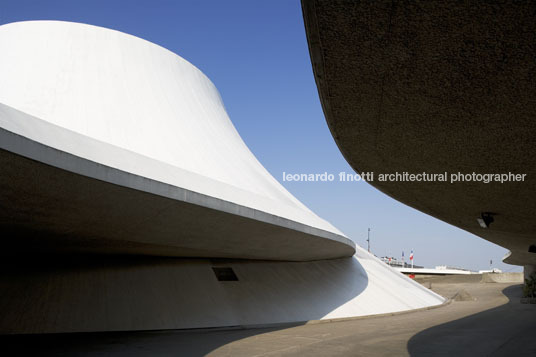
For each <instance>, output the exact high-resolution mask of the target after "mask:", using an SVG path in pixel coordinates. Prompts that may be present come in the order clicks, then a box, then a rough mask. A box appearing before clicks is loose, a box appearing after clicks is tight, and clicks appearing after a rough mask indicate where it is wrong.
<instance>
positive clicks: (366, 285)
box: [0, 248, 444, 333]
mask: <svg viewBox="0 0 536 357" xmlns="http://www.w3.org/2000/svg"><path fill="white" fill-rule="evenodd" d="M212 266H225V267H232V268H233V270H234V272H235V273H236V275H237V276H238V278H239V281H236V282H232V281H228V282H219V281H217V280H216V278H215V276H214V274H213V272H212ZM6 287H8V288H9V289H5V288H6ZM0 288H2V290H3V291H5V292H6V293H5V294H2V295H1V296H0V303H1V304H2V306H3V307H4V313H3V314H1V315H0V332H1V333H40V332H76V331H121V330H123V331H124V330H151V329H178V328H200V327H224V326H237V325H258V324H261V325H262V324H272V323H275V324H277V323H286V322H304V321H309V320H324V319H333V318H346V317H355V316H365V315H373V314H379V313H389V312H397V311H405V310H411V309H417V308H423V307H428V306H434V305H439V304H441V303H443V302H444V299H443V298H442V297H440V296H439V295H437V294H435V293H434V292H432V291H430V290H428V289H426V288H424V287H423V286H421V285H420V284H417V283H416V282H414V281H412V280H411V279H409V278H407V277H406V276H404V275H403V274H400V273H398V272H396V271H394V270H393V269H391V268H390V267H388V266H387V265H385V264H384V263H383V262H381V261H379V260H378V259H376V258H375V257H373V256H371V255H370V254H368V253H367V252H366V251H364V250H362V249H360V248H358V251H357V253H356V255H355V256H354V257H351V258H342V259H334V260H321V261H315V262H261V261H232V262H229V261H227V262H221V263H218V262H215V261H213V262H210V261H208V260H180V259H173V260H169V259H167V260H164V261H161V260H156V261H149V262H146V261H139V262H138V263H137V264H135V265H132V264H130V265H129V264H128V263H127V264H126V265H122V264H121V263H119V264H118V263H115V262H114V263H111V264H110V265H106V264H99V266H94V267H87V266H84V265H83V264H82V265H81V266H80V268H76V267H75V268H73V269H69V270H67V271H56V270H54V269H43V266H40V267H39V268H38V269H37V270H36V271H35V272H33V273H32V272H30V271H28V269H27V271H26V273H25V274H24V275H20V274H17V273H14V274H11V273H10V272H9V269H8V271H6V273H5V274H3V275H2V276H1V277H0ZM18 291H24V294H17V292H18ZM44 296H46V299H44V298H43V297H44Z"/></svg>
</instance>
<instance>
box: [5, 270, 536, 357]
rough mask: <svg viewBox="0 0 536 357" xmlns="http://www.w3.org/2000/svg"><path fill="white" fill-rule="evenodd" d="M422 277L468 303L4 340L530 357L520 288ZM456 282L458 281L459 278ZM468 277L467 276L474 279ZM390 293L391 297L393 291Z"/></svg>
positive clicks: (217, 350)
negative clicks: (292, 322) (257, 324)
mask: <svg viewBox="0 0 536 357" xmlns="http://www.w3.org/2000/svg"><path fill="white" fill-rule="evenodd" d="M441 279H442V278H437V279H429V280H428V281H427V282H426V284H427V285H428V286H429V285H430V284H431V287H432V290H434V291H436V292H438V293H440V294H442V295H443V296H448V297H452V296H453V295H455V294H456V293H457V292H459V291H462V290H463V291H465V292H466V293H467V294H468V295H469V296H471V297H472V298H474V300H472V299H466V300H465V301H463V300H462V301H453V302H451V303H450V304H448V305H446V306H443V307H440V308H436V309H432V310H426V311H417V312H410V313H406V314H401V315H396V316H384V317H371V318H365V319H358V320H349V321H341V322H332V323H319V324H310V325H301V326H285V327H280V328H258V329H235V330H189V331H184V330H183V331H162V332H138V333H94V334H69V335H65V334H57V335H34V336H11V337H10V336H4V337H3V338H2V339H1V343H2V345H6V344H7V345H10V347H14V348H16V349H17V350H19V351H21V352H26V353H27V352H36V351H39V353H40V354H41V355H42V354H43V353H44V354H48V355H54V354H60V353H61V354H67V355H77V356H104V355H117V356H147V355H151V356H202V355H209V356H302V355H306V356H407V355H411V356H430V355H454V354H455V355H457V356H464V355H467V356H481V355H496V356H513V355H515V356H524V355H526V356H529V355H534V354H535V353H536V339H534V330H535V327H536V306H535V305H527V304H520V303H519V298H520V297H521V286H520V285H513V284H508V283H480V282H474V281H471V279H468V280H467V281H466V282H463V280H461V281H462V282H460V281H454V282H453V281H452V279H443V280H445V282H442V281H441ZM458 280H460V279H458ZM473 280H474V279H473ZM394 293H395V292H394Z"/></svg>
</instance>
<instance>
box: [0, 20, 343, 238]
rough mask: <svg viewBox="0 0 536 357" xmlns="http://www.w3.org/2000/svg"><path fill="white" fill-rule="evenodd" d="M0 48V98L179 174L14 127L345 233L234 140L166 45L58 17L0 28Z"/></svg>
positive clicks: (217, 103)
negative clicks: (153, 168) (293, 194)
mask: <svg viewBox="0 0 536 357" xmlns="http://www.w3.org/2000/svg"><path fill="white" fill-rule="evenodd" d="M0 53H2V56H0V83H2V85H1V86H0V103H3V104H5V105H7V106H9V107H12V108H14V109H16V110H19V111H21V112H24V113H26V114H29V115H31V116H34V117H36V118H39V119H41V120H43V121H45V122H47V123H49V124H53V125H56V126H58V127H60V128H64V129H67V130H69V131H72V132H74V133H78V134H82V135H84V136H87V137H88V138H91V139H95V140H97V141H101V142H103V143H106V144H111V145H113V146H117V147H119V148H122V149H126V150H128V151H131V152H133V153H136V154H139V155H143V156H146V157H148V158H151V159H154V160H157V161H160V162H163V163H164V164H166V165H171V166H174V167H176V168H178V169H180V170H181V171H183V173H184V174H183V175H178V176H177V175H169V173H168V172H167V171H166V170H153V171H151V172H148V170H147V169H146V168H145V167H144V166H142V165H141V164H138V163H137V162H136V161H134V162H133V161H130V162H128V161H127V160H125V158H124V157H118V156H110V155H107V152H106V151H105V150H98V149H97V150H96V149H95V148H94V147H93V148H90V147H85V146H83V145H71V144H72V140H70V141H69V140H63V138H62V137H57V136H54V135H51V133H50V132H47V131H46V130H41V131H39V130H36V129H35V127H33V126H19V127H18V128H16V130H17V131H14V132H15V133H16V134H18V135H22V136H24V137H27V138H30V139H32V140H34V141H37V142H40V143H43V144H46V145H48V146H51V147H53V148H56V149H58V150H62V151H65V152H68V153H71V154H74V155H76V156H79V157H82V158H87V159H90V160H93V161H95V162H98V163H102V164H105V165H107V166H110V167H113V168H117V169H120V170H124V171H127V172H130V173H133V174H137V175H140V176H143V177H147V178H149V179H154V180H157V181H161V182H164V183H167V184H171V185H174V186H177V187H181V188H184V189H187V190H191V191H194V192H198V193H201V194H206V195H209V196H212V197H216V198H219V199H221V200H224V201H228V202H232V203H235V204H238V205H241V206H245V207H249V208H252V209H256V210H260V211H263V212H266V213H269V214H272V215H275V216H278V217H283V218H285V219H289V220H292V221H295V222H299V223H301V224H305V225H309V226H311V227H314V228H318V229H321V230H325V231H328V232H331V233H334V234H337V235H340V236H344V235H343V234H342V233H341V232H340V231H338V230H337V229H336V228H335V227H333V226H332V225H331V224H330V223H328V222H326V221H325V220H323V219H321V218H320V217H318V216H317V215H315V214H314V213H313V212H311V211H310V210H309V209H308V208H307V207H305V206H304V205H303V204H302V203H301V202H299V201H298V200H297V199H296V198H294V197H293V196H292V195H291V194H290V193H289V192H288V191H286V189H285V188H284V187H283V186H282V185H281V184H279V182H278V181H277V180H275V179H274V178H273V177H272V176H271V175H270V174H269V173H268V172H267V171H266V169H265V168H264V167H263V166H262V165H261V164H260V163H259V162H258V161H257V159H256V158H255V157H254V155H253V154H252V153H251V152H250V150H249V149H248V148H247V146H246V145H245V144H244V142H243V141H242V139H241V138H240V136H239V134H238V133H237V131H236V129H235V128H234V126H233V124H232V123H231V121H230V119H229V117H228V116H227V113H226V112H225V108H224V105H223V103H222V101H221V98H220V95H219V93H218V91H217V90H216V88H215V87H214V85H213V84H212V83H211V82H210V80H209V79H208V78H207V77H206V76H205V75H204V74H203V73H201V71H199V70H198V69H197V68H196V67H194V66H193V65H191V64H190V63H188V62H187V61H185V60H184V59H182V58H181V57H179V56H177V55H175V54H174V53H172V52H170V51H168V50H166V49H164V48H162V47H160V46H157V45H155V44H152V43H150V42H147V41H145V40H142V39H139V38H136V37H134V36H131V35H127V34H124V33H121V32H118V31H114V30H109V29H104V28H100V27H95V26H91V25H84V24H77V23H68V22H59V21H30V22H18V23H11V24H7V25H3V26H0ZM12 124H13V125H12V127H11V130H15V129H13V127H16V126H17V125H16V123H12ZM199 177H202V178H207V179H208V180H204V179H201V180H199V179H197V178H199Z"/></svg>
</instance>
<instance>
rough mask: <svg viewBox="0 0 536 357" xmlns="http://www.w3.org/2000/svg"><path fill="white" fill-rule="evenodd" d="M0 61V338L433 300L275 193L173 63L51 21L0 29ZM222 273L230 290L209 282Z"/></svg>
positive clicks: (212, 104) (161, 52)
mask: <svg viewBox="0 0 536 357" xmlns="http://www.w3.org/2000/svg"><path fill="white" fill-rule="evenodd" d="M0 53H1V55H0V167H1V168H2V170H1V171H0V235H1V236H2V244H3V246H2V247H3V253H4V256H2V259H0V269H2V272H3V274H1V275H0V290H1V291H2V292H3V293H2V294H1V296H0V306H2V311H0V333H46V332H81V331H125V330H151V329H177V328H199V327H221V326H236V325H256V324H271V323H285V322H305V321H309V320H322V319H333V318H345V317H353V316H363V315H371V314H378V313H391V312H396V311H403V310H411V309H416V308H426V307H429V306H433V305H438V304H441V303H442V302H443V301H444V299H443V298H441V297H440V296H438V295H436V294H434V293H433V292H431V291H429V290H427V289H425V288H424V287H422V286H420V285H419V284H417V283H415V282H413V281H411V280H410V279H408V278H407V277H405V276H403V275H402V274H400V273H398V272H396V271H394V270H393V269H391V268H390V267H388V266H387V265H385V264H384V263H382V262H381V261H379V260H378V259H376V258H375V257H373V256H371V255H370V254H369V253H367V252H366V251H364V250H362V249H361V248H359V247H358V248H357V252H356V248H355V244H354V243H353V242H352V241H350V240H349V239H348V238H346V237H345V236H344V235H343V234H342V233H341V232H339V231H338V230H337V229H336V228H334V227H333V226H332V225H331V224H329V223H328V222H326V221H324V220H322V219H321V218H319V217H318V216H316V215H315V214H314V213H313V212H311V211H310V210H309V209H308V208H307V207H305V206H304V205H303V204H301V203H300V202H299V201H298V200H297V199H296V198H294V197H293V196H292V195H291V194H290V193H288V192H287V191H286V190H285V189H284V188H283V187H282V186H281V185H280V184H279V183H278V182H277V181H276V180H275V179H274V178H273V177H272V176H271V175H270V174H269V173H268V172H267V171H266V170H265V169H264V168H263V166H262V165H261V164H260V163H259V162H258V161H257V160H256V159H255V157H254V156H253V155H252V153H251V152H250V151H249V149H248V148H247V147H246V145H245V144H244V142H243V141H242V140H241V138H240V136H239V135H238V133H237V131H236V130H235V128H234V127H233V125H232V123H231V121H230V120H229V118H228V116H227V114H226V112H225V109H224V106H223V103H222V101H221V98H220V96H219V94H218V92H217V91H216V89H215V88H214V86H213V84H212V83H211V82H210V81H209V80H208V79H207V78H206V77H205V76H204V75H203V74H202V73H201V72H200V71H199V70H198V69H197V68H195V67H194V66H192V65H191V64H189V63H188V62H186V61H185V60H183V59H182V58H180V57H179V56H177V55H175V54H173V53H171V52H169V51H167V50H165V49H163V48H161V47H159V46H156V45H154V44H151V43H149V42H147V41H144V40H141V39H139V38H136V37H133V36H130V35H126V34H123V33H120V32H117V31H112V30H107V29H103V28H98V27H94V26H89V25H82V24H74V23H65V22H55V21H35V22H22V23H13V24H8V25H3V26H0ZM36 251H37V254H35V253H36ZM43 251H46V253H47V254H42V253H43ZM65 252H68V253H75V252H83V253H88V252H90V253H100V254H89V255H83V254H58V253H65ZM102 253H105V254H110V253H120V254H121V255H113V256H110V257H105V256H104V255H103V254H102ZM124 253H130V254H136V255H161V256H166V257H165V258H163V257H148V256H145V257H143V258H141V257H138V256H135V257H133V256H130V255H125V254H124ZM354 253H355V255H354ZM169 256H173V257H174V258H171V259H170V258H167V257H169ZM177 257H180V258H177ZM186 257H192V258H197V259H188V258H186ZM199 258H203V259H199ZM207 258H209V259H207ZM215 258H225V259H215ZM233 258H237V259H233ZM334 258H338V259H334ZM268 260H271V261H268ZM276 260H279V261H276ZM281 260H286V261H281ZM289 261H293V262H289ZM222 266H223V267H226V268H232V269H233V270H234V272H235V273H236V275H237V278H238V281H218V279H216V277H215V274H214V271H213V268H214V267H222Z"/></svg>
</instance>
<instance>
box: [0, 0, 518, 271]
mask: <svg viewBox="0 0 536 357" xmlns="http://www.w3.org/2000/svg"><path fill="white" fill-rule="evenodd" d="M45 19H46V20H66V21H75V22H83V23H88V24H92V25H98V26H103V27H108V28H112V29H116V30H119V31H122V32H126V33H129V34H132V35H135V36H138V37H141V38H144V39H146V40H149V41H151V42H154V43H157V44H159V45H161V46H163V47H165V48H167V49H169V50H171V51H173V52H175V53H177V54H179V55H180V56H182V57H183V58H185V59H187V60H188V61H190V62H191V63H193V64H194V65H195V66H197V67H198V68H199V69H201V70H202V71H203V72H204V73H205V74H206V75H207V76H208V77H209V78H210V79H211V80H212V81H213V82H214V84H215V85H216V87H217V88H218V89H219V91H220V93H221V95H222V98H223V100H224V102H225V106H226V108H227V111H228V113H229V116H230V117H231V120H232V121H233V123H234V124H235V126H236V128H237V129H238V132H239V133H240V135H241V136H242V138H243V139H244V141H245V142H246V144H247V145H248V146H249V148H250V149H251V151H252V152H253V153H254V154H255V155H256V156H257V158H258V159H259V160H260V162H261V163H262V164H263V165H264V166H265V167H266V168H267V169H268V171H270V172H271V173H272V175H273V176H274V177H275V178H276V179H278V180H279V181H280V182H282V173H283V172H292V173H322V172H325V171H327V172H330V173H334V174H336V173H338V172H340V171H345V172H348V173H350V172H352V169H351V168H350V167H349V165H348V164H347V163H346V161H345V160H344V159H343V157H342V155H341V154H340V152H339V150H338V149H337V147H336V145H335V143H334V141H333V139H332V137H331V134H330V133H329V130H328V127H327V125H326V122H325V120H324V115H323V113H322V108H321V106H320V102H319V99H318V94H317V89H316V85H315V82H314V77H313V73H312V69H311V63H310V60H309V53H308V49H307V40H306V37H305V31H304V27H303V19H302V13H301V7H300V2H299V0H272V1H252V0H227V1H222V0H213V1H203V0H197V1H194V0H191V1H180V0H143V1H142V0H130V1H126V0H124V1H119V0H104V1H103V0H63V1H58V0H47V1H41V0H0V24H4V23H9V22H14V21H23V20H45ZM282 183H283V185H284V186H285V187H286V188H287V189H288V190H289V191H290V192H291V193H292V194H294V195H295V196H296V197H297V198H298V199H300V200H301V201H302V202H303V203H304V204H306V205H307V206H309V207H310V208H311V209H312V210H313V211H315V212H316V213H317V214H318V215H320V216H321V217H323V218H325V219H327V220H328V221H330V222H331V223H332V224H334V225H335V226H336V227H338V228H339V229H340V230H342V231H343V232H344V233H346V234H347V235H348V236H349V237H350V238H352V239H353V240H354V241H355V242H356V243H357V244H359V245H361V246H362V247H365V248H366V242H365V239H366V235H367V228H368V227H370V228H371V229H372V232H371V242H372V252H373V253H375V254H376V255H378V256H383V255H387V254H389V255H392V256H395V257H400V255H401V252H402V251H403V250H404V252H405V254H406V259H407V258H408V256H409V251H410V250H411V249H412V248H413V249H414V252H415V264H419V265H425V266H429V267H433V266H435V265H444V264H448V265H456V266H461V267H466V268H470V269H486V268H488V267H489V261H490V259H492V260H493V266H494V267H498V268H500V269H503V270H509V271H520V269H519V268H514V267H513V266H511V265H506V264H503V263H502V261H501V259H502V257H503V256H504V254H506V250H505V249H503V248H501V247H498V246H496V245H494V244H492V243H489V242H487V241H485V240H483V239H480V238H478V237H476V236H474V235H472V234H469V233H467V232H464V231H462V230H460V229H458V228H455V227H452V226H450V225H448V224H446V223H443V222H441V221H438V220H436V219H434V218H431V217H429V216H427V215H425V214H423V213H420V212H418V211H416V210H414V209H412V208H409V207H407V206H405V205H403V204H401V203H399V202H397V201H395V200H393V199H391V198H389V197H388V196H386V195H384V194H383V193H381V192H379V191H377V190H376V189H374V188H373V187H372V186H370V185H368V184H366V183H363V182H360V183H356V182H353V183H343V182H337V181H335V182H327V183H326V182H316V183H311V182H309V183H306V182H292V183H289V182H282ZM475 223H476V222H475Z"/></svg>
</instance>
